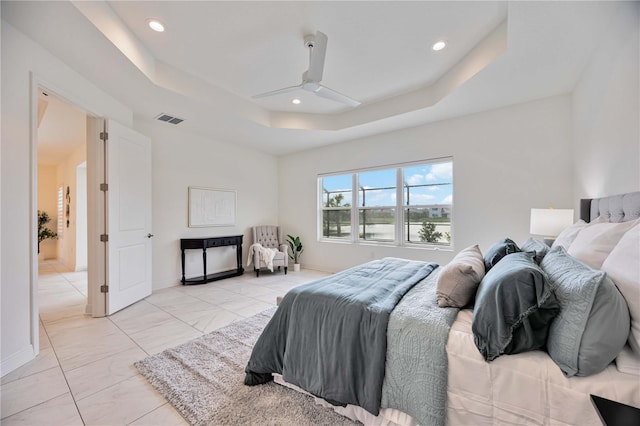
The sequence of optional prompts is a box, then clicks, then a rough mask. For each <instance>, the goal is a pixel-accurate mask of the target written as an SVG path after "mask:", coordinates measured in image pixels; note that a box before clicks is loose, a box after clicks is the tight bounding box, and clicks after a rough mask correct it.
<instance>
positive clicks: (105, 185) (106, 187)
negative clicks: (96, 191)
mask: <svg viewBox="0 0 640 426" xmlns="http://www.w3.org/2000/svg"><path fill="white" fill-rule="evenodd" d="M108 190H109V184H108V183H101V184H100V191H108Z"/></svg>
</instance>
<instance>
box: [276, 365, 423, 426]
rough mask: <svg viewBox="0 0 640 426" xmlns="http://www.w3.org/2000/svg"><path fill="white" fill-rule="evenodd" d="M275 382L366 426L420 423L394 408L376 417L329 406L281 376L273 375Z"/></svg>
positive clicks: (360, 410)
mask: <svg viewBox="0 0 640 426" xmlns="http://www.w3.org/2000/svg"><path fill="white" fill-rule="evenodd" d="M273 381H274V382H276V383H278V384H280V385H282V386H286V387H288V388H290V389H293V390H295V391H297V392H300V393H304V394H306V395H309V396H311V397H313V399H314V400H315V402H316V404H318V405H321V406H323V407H328V408H331V409H333V411H335V412H336V413H338V414H340V415H342V416H345V417H347V418H349V419H351V420H353V421H358V422H360V423H362V424H364V425H366V426H418V423H417V422H416V421H415V420H414V419H413V417H411V416H410V415H408V414H406V413H403V412H402V411H399V410H396V409H394V408H382V409H380V414H379V415H377V416H374V415H373V414H371V413H370V412H368V411H367V410H365V409H364V408H362V407H358V406H357V405H351V404H348V405H347V406H346V407H341V406H336V405H333V404H329V403H328V402H327V401H325V400H324V399H322V398H318V397H316V396H313V395H311V394H310V393H308V392H306V391H305V390H303V389H301V388H299V387H298V386H296V385H292V384H291V383H288V382H286V381H285V380H284V379H283V378H282V375H280V374H273Z"/></svg>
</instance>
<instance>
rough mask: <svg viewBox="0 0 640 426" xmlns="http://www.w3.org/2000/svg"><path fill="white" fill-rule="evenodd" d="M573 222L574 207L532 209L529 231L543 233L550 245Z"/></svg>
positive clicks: (533, 233)
mask: <svg viewBox="0 0 640 426" xmlns="http://www.w3.org/2000/svg"><path fill="white" fill-rule="evenodd" d="M572 223H573V209H531V222H530V228H529V233H531V234H532V235H541V236H543V237H544V240H543V241H544V242H545V244H547V245H548V246H551V244H553V241H554V240H555V237H556V236H557V235H558V234H560V232H562V230H563V229H565V228H566V227H568V226H569V225H571V224H572Z"/></svg>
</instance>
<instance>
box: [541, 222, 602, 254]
mask: <svg viewBox="0 0 640 426" xmlns="http://www.w3.org/2000/svg"><path fill="white" fill-rule="evenodd" d="M604 222H609V220H608V219H606V218H604V217H602V216H598V217H597V218H595V219H593V220H592V221H591V222H589V223H587V222H585V221H584V220H582V219H580V220H579V221H577V222H576V223H574V224H573V225H570V226H568V227H566V228H565V229H564V230H563V231H562V232H560V235H558V236H557V237H556V239H555V240H553V244H551V248H556V247H558V246H561V247H564V249H565V250H569V246H570V245H571V243H572V242H573V240H575V239H576V237H577V236H578V233H579V232H580V231H582V229H583V228H585V227H586V226H589V225H593V224H594V223H604Z"/></svg>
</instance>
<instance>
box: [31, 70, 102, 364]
mask: <svg viewBox="0 0 640 426" xmlns="http://www.w3.org/2000/svg"><path fill="white" fill-rule="evenodd" d="M29 83H30V94H29V98H30V99H29V100H30V120H29V140H30V146H29V151H30V152H29V153H30V168H31V170H30V184H29V188H30V194H29V202H30V209H29V215H30V227H29V237H28V238H29V247H30V252H31V256H30V260H29V262H30V265H29V266H30V268H29V269H30V274H29V292H30V317H31V332H30V340H31V342H30V343H31V346H32V348H33V356H34V357H35V356H36V355H38V353H39V352H40V343H39V332H40V330H39V324H40V317H39V315H40V309H39V306H38V250H37V247H38V231H37V229H38V93H39V90H40V89H43V90H45V91H47V92H50V93H52V94H54V95H55V96H56V97H58V98H60V99H62V100H64V101H65V102H68V103H70V104H72V105H75V106H76V107H78V108H80V109H82V110H83V111H85V113H86V114H87V117H88V118H89V117H93V118H98V117H104V114H102V113H101V112H100V111H98V110H96V109H95V108H93V107H91V106H89V105H87V104H86V102H85V101H84V100H83V99H80V98H78V97H76V96H74V95H73V94H72V93H70V92H69V91H67V90H65V89H63V88H61V87H59V86H58V85H56V84H55V83H53V82H51V81H49V80H47V79H45V78H43V77H42V76H40V75H38V74H36V73H34V72H33V71H31V72H30V73H29ZM87 121H90V120H89V119H88V120H87ZM88 130H89V129H87V133H89V131H88ZM98 134H99V133H98ZM93 142H94V141H91V140H89V139H88V138H87V141H86V143H87V246H88V247H87V249H88V251H89V253H88V259H87V260H88V268H87V279H88V285H87V290H88V295H87V308H86V310H85V312H86V313H91V314H92V316H94V317H95V316H104V304H105V303H104V299H105V298H104V295H102V300H103V302H102V303H99V299H100V296H101V293H100V292H99V289H98V288H96V287H99V285H96V283H97V282H99V279H100V277H99V275H98V274H99V271H98V270H96V269H100V266H101V267H102V270H103V271H104V268H105V258H104V256H103V257H101V258H100V257H99V256H96V254H95V252H96V251H98V252H99V250H100V246H101V244H99V243H100V241H99V237H98V235H99V234H100V232H99V230H100V228H99V224H97V223H96V218H101V219H100V220H102V222H104V214H97V213H98V212H100V211H102V212H104V205H100V202H99V198H100V197H99V191H97V190H95V188H96V187H97V186H96V184H95V182H99V181H100V180H96V178H97V176H96V173H98V172H99V171H100V170H96V169H100V163H101V162H102V164H104V161H103V157H102V154H100V153H99V152H96V151H99V150H97V149H96V146H95V144H94V143H93ZM101 170H104V166H102V169H101ZM101 209H102V210H101ZM102 246H104V244H102ZM102 250H103V251H104V247H102ZM92 252H93V253H94V256H92V255H91V253H92ZM92 257H93V258H94V259H93V260H94V263H93V264H92V263H91V259H92ZM103 276H104V275H103ZM96 289H97V290H98V292H97V293H98V294H97V295H96V294H95V293H96V291H95V290H96ZM96 302H98V303H96ZM100 305H101V306H102V315H100V309H99V308H100ZM96 308H98V309H96Z"/></svg>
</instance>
